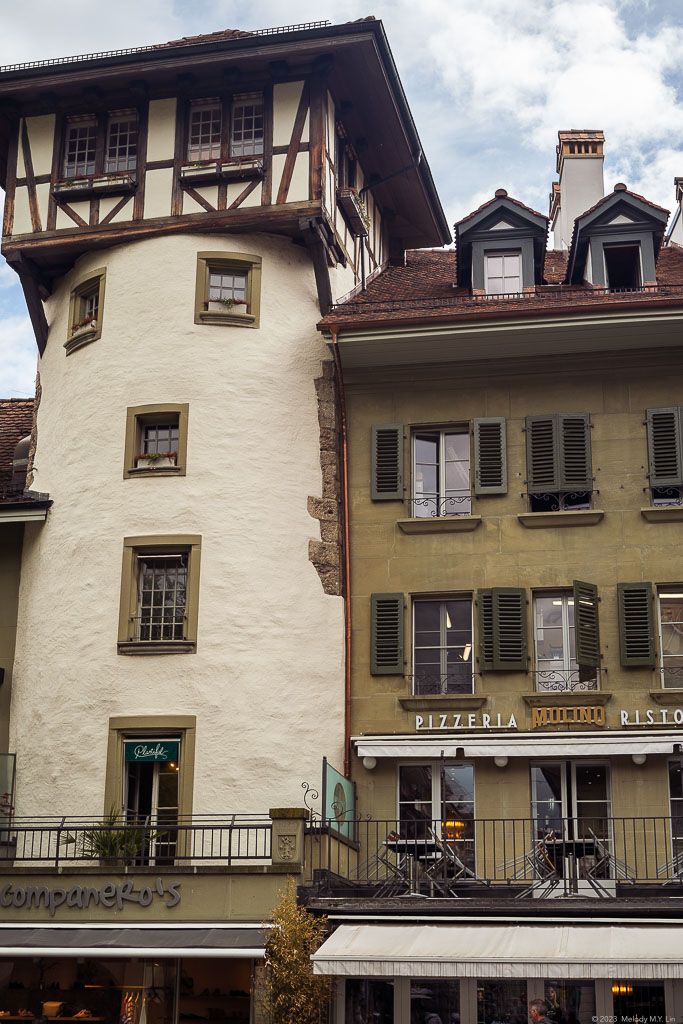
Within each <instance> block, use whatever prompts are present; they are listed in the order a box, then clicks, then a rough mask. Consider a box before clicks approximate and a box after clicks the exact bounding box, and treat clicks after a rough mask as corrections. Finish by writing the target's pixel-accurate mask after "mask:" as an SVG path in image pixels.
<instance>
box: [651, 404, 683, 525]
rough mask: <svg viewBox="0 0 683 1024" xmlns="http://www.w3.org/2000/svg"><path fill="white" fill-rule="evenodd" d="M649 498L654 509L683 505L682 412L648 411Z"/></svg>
mask: <svg viewBox="0 0 683 1024" xmlns="http://www.w3.org/2000/svg"><path fill="white" fill-rule="evenodd" d="M646 422H647V447H648V460H649V479H650V495H651V501H652V504H653V506H655V507H662V506H666V505H681V504H683V452H682V451H681V441H682V438H683V409H682V408H680V407H675V406H673V407H671V408H668V409H648V410H647V419H646Z"/></svg>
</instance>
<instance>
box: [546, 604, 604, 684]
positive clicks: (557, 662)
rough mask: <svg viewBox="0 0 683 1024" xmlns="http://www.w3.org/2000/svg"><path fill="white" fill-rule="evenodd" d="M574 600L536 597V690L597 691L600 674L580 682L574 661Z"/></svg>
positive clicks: (577, 667)
mask: <svg viewBox="0 0 683 1024" xmlns="http://www.w3.org/2000/svg"><path fill="white" fill-rule="evenodd" d="M574 630H575V624H574V596H573V594H571V593H566V594H564V593H560V592H556V593H552V594H551V593H548V594H537V595H536V596H535V597H534V643H535V647H536V690H537V691H538V692H542V693H545V692H549V693H552V692H562V691H565V690H566V691H582V690H597V688H598V670H597V669H596V670H595V675H594V676H593V678H591V679H584V680H582V679H581V678H580V673H579V666H578V664H577V661H576V657H575V653H574V652H575V649H576V644H575V640H574Z"/></svg>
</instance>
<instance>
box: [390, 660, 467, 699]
mask: <svg viewBox="0 0 683 1024" xmlns="http://www.w3.org/2000/svg"><path fill="white" fill-rule="evenodd" d="M406 679H409V680H410V682H411V691H412V692H413V694H415V695H416V696H420V697H424V696H429V695H430V694H440V693H473V692H474V681H473V680H474V676H473V673H472V666H471V665H467V664H465V663H463V664H462V665H461V666H458V667H457V668H451V669H449V670H448V672H438V671H430V670H429V669H421V670H419V671H417V672H415V673H414V675H408V676H406Z"/></svg>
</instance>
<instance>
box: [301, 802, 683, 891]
mask: <svg viewBox="0 0 683 1024" xmlns="http://www.w3.org/2000/svg"><path fill="white" fill-rule="evenodd" d="M448 813H449V814H451V812H450V811H449V812H448ZM343 827H344V829H345V831H346V834H347V836H353V837H354V839H353V840H351V839H349V838H347V837H346V836H345V835H342V834H340V832H339V826H338V825H337V824H336V823H335V822H320V821H318V822H314V823H311V824H310V825H309V828H308V830H307V834H306V885H307V886H309V887H312V888H313V889H314V890H316V891H317V892H318V893H319V894H327V895H330V894H332V895H335V896H347V897H353V896H356V897H365V898H372V897H380V898H381V897H389V896H399V895H407V894H413V895H423V896H441V897H457V896H463V895H467V896H470V897H474V898H476V897H480V898H484V899H496V898H507V899H515V898H517V899H523V898H550V897H553V896H586V897H598V898H619V897H624V896H630V897H633V896H636V895H647V896H648V897H649V896H654V897H668V896H674V895H676V896H680V895H681V893H682V891H683V890H682V888H681V886H682V885H683V818H676V817H674V818H672V817H649V818H613V817H597V816H596V817H591V818H562V817H553V818H552V819H543V820H540V819H534V818H487V819H482V818H476V819H467V818H466V816H465V815H463V816H462V818H457V817H456V816H455V815H452V816H450V817H448V818H445V817H444V818H443V819H436V820H429V819H426V818H420V817H416V819H415V820H405V819H403V820H398V819H393V820H382V821H378V820H371V819H357V820H354V821H348V822H345V823H344V826H343Z"/></svg>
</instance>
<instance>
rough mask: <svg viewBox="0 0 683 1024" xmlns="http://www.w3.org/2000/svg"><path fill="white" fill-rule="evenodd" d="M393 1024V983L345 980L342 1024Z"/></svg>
mask: <svg viewBox="0 0 683 1024" xmlns="http://www.w3.org/2000/svg"><path fill="white" fill-rule="evenodd" d="M359 1021H363V1024H365V1021H372V1024H394V983H393V982H392V981H375V980H374V979H371V978H347V979H346V998H345V1009H344V1024H358V1022H359Z"/></svg>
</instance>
